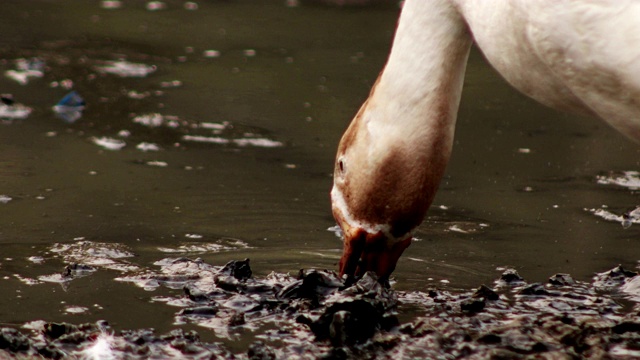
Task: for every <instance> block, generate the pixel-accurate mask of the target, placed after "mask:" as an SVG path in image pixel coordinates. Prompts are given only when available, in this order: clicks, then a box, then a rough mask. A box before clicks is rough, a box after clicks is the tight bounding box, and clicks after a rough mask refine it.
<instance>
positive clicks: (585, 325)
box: [0, 258, 640, 359]
mask: <svg viewBox="0 0 640 360" xmlns="http://www.w3.org/2000/svg"><path fill="white" fill-rule="evenodd" d="M155 265H157V266H158V269H155V270H152V269H144V270H140V271H138V272H134V273H129V274H128V275H126V276H123V277H121V278H118V279H117V280H119V281H125V282H132V283H134V284H136V285H138V286H141V287H144V288H147V289H148V288H155V287H160V286H162V287H166V288H169V289H175V290H176V291H175V295H174V296H169V297H156V298H153V299H152V300H153V301H158V302H164V303H166V304H167V305H169V306H173V307H175V308H176V311H175V314H174V324H175V325H176V326H179V325H181V324H186V323H192V324H196V325H197V326H199V327H203V328H206V330H202V331H213V332H215V334H216V336H217V337H218V338H220V339H227V340H231V341H233V340H234V339H236V340H237V339H239V338H240V336H244V337H246V336H247V334H249V333H250V334H251V335H252V336H253V338H254V340H253V341H252V342H251V343H250V344H247V346H246V349H244V350H243V351H234V350H233V349H230V348H229V347H228V346H227V345H225V343H224V342H205V341H201V340H200V337H199V335H198V332H196V331H185V330H183V329H181V328H177V329H175V330H173V331H170V332H167V333H164V334H160V333H156V332H155V331H154V330H153V329H132V330H124V331H115V330H113V329H111V327H110V326H109V323H108V319H105V320H103V321H99V322H97V323H89V324H70V323H54V322H46V321H32V322H29V323H27V324H24V325H23V326H22V327H21V328H14V327H3V328H2V329H0V356H26V357H29V356H41V357H44V358H53V359H59V358H67V357H77V358H166V357H180V358H197V359H203V358H220V357H223V358H239V359H245V358H249V359H276V358H327V359H329V358H331V359H336V358H337V359H347V358H371V359H373V358H443V359H461V358H464V359H467V358H468V359H476V358H477V359H484V358H496V359H512V358H529V357H531V356H533V357H536V358H553V359H556V358H557V359H566V358H575V359H578V358H593V359H601V358H616V359H617V358H620V359H624V358H636V357H637V356H640V316H639V314H638V299H640V297H639V295H638V284H640V276H639V275H638V273H636V272H633V271H629V270H625V269H623V268H622V267H620V266H618V267H615V268H613V269H612V270H609V271H606V272H603V273H600V274H596V276H594V277H593V280H592V281H591V282H582V281H576V280H574V279H573V278H572V277H571V276H570V275H568V274H556V275H553V276H551V277H550V278H549V280H548V282H546V283H528V282H527V281H525V280H524V279H523V278H522V277H520V275H518V273H517V272H516V271H515V270H513V269H505V270H504V272H503V274H502V275H501V276H500V278H499V279H497V280H496V281H495V282H494V283H493V284H492V285H491V286H485V285H481V286H479V287H478V288H477V289H472V290H468V291H457V292H454V291H444V290H440V289H431V290H427V291H425V292H422V291H412V292H404V291H394V290H393V289H390V288H389V287H388V286H385V285H383V284H380V283H379V282H378V281H377V279H376V277H375V275H372V274H370V273H367V274H365V276H363V277H362V278H360V279H358V280H357V281H349V282H347V283H345V281H344V280H343V279H341V278H339V277H338V276H337V275H336V274H335V273H334V272H332V271H326V270H313V269H312V270H301V271H300V272H299V274H297V276H291V275H288V274H280V273H275V272H274V273H271V274H269V275H268V276H266V277H262V278H258V277H254V276H253V275H252V270H251V267H250V264H249V260H243V261H230V262H229V263H227V264H226V265H224V266H213V265H210V264H207V263H206V262H204V261H202V260H201V259H189V258H167V259H163V260H160V261H158V262H156V263H155ZM80 268H81V267H75V268H74V267H73V266H67V267H66V268H65V269H64V270H63V271H62V273H61V274H60V276H61V277H67V278H69V279H72V278H73V277H74V276H77V271H79V269H80ZM80 270H82V271H85V270H87V269H85V268H84V267H82V269H80ZM349 283H351V284H349ZM408 307H413V308H420V309H421V311H423V314H422V315H420V316H418V317H413V318H411V319H403V314H402V313H403V312H404V311H405V310H406V309H407V308H408ZM401 319H402V320H401ZM104 356H106V357H104Z"/></svg>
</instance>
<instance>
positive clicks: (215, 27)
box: [0, 0, 640, 339]
mask: <svg viewBox="0 0 640 360" xmlns="http://www.w3.org/2000/svg"><path fill="white" fill-rule="evenodd" d="M103 3H104V2H99V1H92V2H88V1H87V2H85V1H83V2H77V1H72V0H58V1H45V0H42V1H36V0H34V1H30V2H28V3H26V2H23V1H18V0H11V1H5V3H3V10H2V13H3V16H2V18H3V21H2V22H0V33H2V34H3V40H2V42H0V71H2V73H3V74H4V73H5V72H6V71H8V70H15V69H16V64H15V63H14V61H15V60H16V59H20V58H25V59H29V58H32V57H37V58H39V59H42V60H44V61H45V62H46V68H45V71H44V75H43V77H41V78H38V77H31V78H29V79H28V83H27V84H26V85H22V84H20V83H19V82H18V81H15V80H13V79H10V78H8V77H5V76H4V75H3V76H2V77H0V93H3V94H4V93H8V94H13V96H14V100H15V101H16V102H17V103H21V104H24V105H25V106H28V107H30V108H31V109H32V112H31V113H30V114H29V115H28V117H27V118H26V119H23V120H13V121H8V120H7V121H4V122H3V124H2V125H1V131H0V144H1V145H0V149H1V151H2V154H3V156H2V157H1V158H0V194H1V195H4V196H5V197H1V198H0V200H1V201H0V214H2V215H1V216H2V227H1V228H0V245H1V250H0V251H1V254H0V291H1V292H2V293H3V294H5V296H3V297H0V309H2V310H0V323H2V324H12V325H20V324H23V323H25V322H28V321H32V320H37V319H45V320H47V321H69V322H75V323H78V322H85V321H96V320H98V319H107V320H108V321H109V322H110V323H111V324H112V325H113V326H114V327H115V328H119V329H127V328H141V327H154V328H156V329H159V330H161V331H165V330H170V329H172V328H174V327H176V325H174V314H175V312H176V309H175V308H172V307H170V306H167V305H166V304H164V303H162V302H157V301H152V298H153V297H158V296H163V295H166V294H169V293H172V290H171V289H164V288H158V289H156V290H154V291H146V290H144V289H143V288H141V287H137V286H134V285H132V284H130V283H127V282H122V281H116V280H115V279H116V278H118V277H121V276H123V275H126V273H127V272H128V271H131V268H129V267H137V268H140V269H157V266H156V265H154V262H156V261H158V260H161V259H164V258H166V257H168V256H187V257H192V258H195V257H200V258H202V259H203V260H205V261H207V262H208V263H210V264H217V265H222V264H224V263H226V262H227V261H228V260H231V259H242V258H250V259H251V264H252V268H253V270H254V273H256V274H257V275H260V276H266V275H267V274H269V273H270V272H272V271H276V272H279V273H286V272H296V271H297V270H298V269H300V268H311V267H317V268H329V269H335V268H336V267H337V265H336V263H337V260H338V259H339V256H340V252H341V245H342V244H341V242H340V240H339V239H338V238H337V237H336V236H335V235H334V233H333V232H331V231H328V230H327V229H328V228H330V227H332V226H333V225H335V223H334V221H333V219H332V217H331V212H330V204H329V196H328V193H329V190H330V188H331V181H332V180H331V172H332V169H333V157H334V155H335V148H336V146H337V143H338V141H339V138H340V135H341V133H342V131H344V129H345V128H346V126H347V124H348V122H349V120H350V118H351V117H352V116H353V114H355V112H356V111H357V109H358V107H359V106H360V104H361V103H362V101H363V100H364V99H365V98H366V96H367V93H368V91H369V89H370V87H371V85H372V84H373V82H374V81H375V79H376V77H377V74H378V73H379V71H380V69H381V68H382V66H383V64H384V61H385V58H386V56H387V52H388V49H389V43H390V40H391V38H392V35H393V30H394V27H395V23H396V19H397V14H398V9H397V6H395V5H393V6H375V7H369V8H356V9H344V8H335V7H325V6H320V5H309V4H306V3H303V4H302V5H301V6H298V7H289V6H286V4H285V2H284V1H281V0H277V1H276V0H274V1H259V2H258V1H232V2H213V1H206V2H205V1H200V2H197V5H198V7H197V9H196V10H189V9H185V7H184V3H185V2H183V1H177V0H176V1H166V2H165V4H166V8H165V9H161V10H157V11H150V10H147V9H146V7H145V5H146V4H147V2H144V1H127V2H124V5H123V6H122V7H121V8H118V9H105V8H103V7H101V4H103ZM121 60H124V61H126V62H127V63H126V64H144V65H146V66H148V67H151V68H152V69H153V71H152V72H151V71H149V73H148V74H146V75H145V76H137V75H136V74H139V72H136V71H137V70H140V69H146V67H136V66H137V65H132V66H133V68H134V70H135V69H137V70H136V71H134V72H133V74H134V75H132V73H131V72H129V73H125V74H113V73H112V72H111V73H110V72H105V71H101V69H104V68H105V67H109V66H113V64H114V62H117V61H121ZM111 68H112V67H111ZM121 75H126V76H121ZM71 89H73V90H76V91H78V93H79V94H80V95H81V96H82V97H83V98H84V99H85V101H86V104H87V105H86V108H85V109H84V110H83V111H82V117H81V118H80V119H78V120H76V121H75V122H73V123H67V122H65V121H63V120H61V119H59V118H57V117H56V116H55V114H54V113H53V110H52V107H53V106H54V105H56V104H57V103H58V102H59V101H60V99H62V98H63V97H64V96H65V95H66V94H68V93H69V91H70V90H71ZM154 114H160V115H161V119H162V120H161V121H160V122H161V124H160V125H159V126H152V125H150V124H149V123H144V122H143V121H137V122H136V121H134V120H135V119H140V118H138V117H139V116H147V117H148V118H150V119H151V118H158V117H157V116H156V115H154ZM151 123H153V122H151ZM123 130H124V132H123ZM127 135H128V136H127ZM185 136H186V137H185ZM194 137H195V139H200V140H203V137H205V138H206V139H209V140H206V139H205V140H204V141H193V139H194ZM103 138H107V141H109V140H108V139H115V140H119V141H124V142H125V144H126V145H125V146H124V147H123V148H122V149H120V150H110V149H108V148H105V147H104V146H100V145H99V144H100V143H101V142H102V140H101V139H103ZM211 139H219V140H211ZM220 139H222V140H220ZM97 140H98V141H97ZM96 141H97V142H98V144H96ZM141 143H146V144H154V145H155V146H156V147H158V148H159V150H158V151H153V150H151V151H142V150H139V149H138V148H137V146H138V145H139V144H141ZM256 145H257V146H256ZM143 147H144V146H143ZM147 148H148V147H147ZM638 154H639V147H638V146H637V145H636V144H634V143H632V142H631V141H629V140H627V139H625V138H624V137H623V136H621V135H619V134H618V133H616V132H615V131H614V130H612V129H610V128H609V127H608V126H607V125H605V124H604V123H602V122H600V121H598V120H595V119H589V118H581V117H575V116H571V115H566V114H560V113H557V112H554V111H552V110H549V109H546V108H544V107H542V106H541V105H538V104H536V103H535V102H533V101H531V100H529V99H527V98H525V97H523V96H521V95H519V94H517V93H516V92H514V90H512V89H511V88H510V87H509V86H508V85H507V84H505V82H504V81H503V80H502V79H500V78H499V77H498V76H497V75H496V74H495V72H494V71H493V70H491V69H490V68H488V67H487V65H486V64H485V63H484V62H483V60H482V57H481V55H479V54H478V53H477V52H475V51H474V52H472V55H471V60H470V64H469V67H468V70H467V77H466V82H465V90H464V93H463V97H462V105H461V109H460V113H459V119H458V126H457V134H456V140H455V145H454V150H453V157H452V160H451V163H450V165H449V167H448V169H447V174H446V176H445V179H444V181H443V184H442V185H441V189H440V192H439V194H438V195H437V197H436V200H435V202H434V206H433V207H432V210H431V211H430V213H429V216H428V219H427V221H426V222H425V223H424V224H423V225H422V226H421V227H420V228H419V229H418V231H417V233H416V236H417V237H418V238H419V239H420V241H417V242H415V243H414V244H413V245H412V246H411V247H410V248H409V249H408V250H407V252H406V253H405V256H404V257H403V258H402V259H401V260H400V262H399V264H398V268H397V270H396V271H395V273H394V274H395V278H396V283H395V285H394V286H395V287H396V288H397V289H400V290H425V289H428V288H429V287H432V286H437V287H440V288H446V289H467V288H472V287H477V286H478V285H479V284H481V283H488V282H491V281H492V279H494V278H495V277H496V276H497V275H498V274H499V273H500V272H501V271H500V270H498V268H503V267H505V266H509V267H513V268H515V269H517V270H518V271H519V273H520V274H521V275H522V276H523V277H525V278H526V279H527V280H530V281H541V280H544V279H545V278H546V277H548V276H550V275H552V274H553V273H556V272H565V273H571V274H572V275H573V276H574V277H575V278H576V279H579V280H586V279H589V278H590V277H591V276H592V275H593V274H594V273H595V272H600V271H604V270H607V269H610V268H611V267H613V266H615V265H616V264H618V263H622V264H624V265H625V266H626V267H628V268H635V267H637V261H638V259H640V248H639V247H638V246H635V241H637V239H638V235H639V231H640V230H639V229H640V226H631V227H629V228H628V229H624V228H623V227H622V226H621V222H620V221H608V220H606V219H605V218H603V217H599V216H596V215H595V214H594V211H595V210H597V209H601V208H602V206H603V205H604V206H606V208H605V209H606V211H610V212H611V213H613V214H615V215H622V214H624V213H625V212H628V211H629V210H630V209H633V208H634V207H635V205H637V193H636V189H635V188H633V187H624V186H619V185H616V184H608V183H607V182H614V181H603V180H602V179H615V178H616V177H617V176H619V175H622V174H624V173H623V172H630V171H635V170H637V169H638V165H639V164H638V158H639V157H638ZM7 198H9V199H10V200H6V199H7ZM592 209H595V210H594V211H591V210H592ZM83 244H84V245H83ZM211 244H215V245H217V246H213V245H211ZM65 246H67V247H71V249H81V251H80V255H78V257H75V258H73V257H72V258H69V256H65V254H67V253H65V252H61V251H56V250H60V249H62V248H64V247H65ZM82 246H85V247H82ZM92 249H93V250H92ZM100 249H102V250H103V251H99V250H100ZM104 249H111V250H112V251H106V250H104ZM84 253H86V254H87V257H88V256H89V255H96V253H98V254H99V255H100V256H98V258H99V259H98V260H100V261H101V262H102V263H99V264H94V266H95V267H96V271H94V272H91V273H89V274H85V275H86V276H78V277H76V278H74V279H73V280H72V281H69V282H63V283H60V282H51V281H43V280H42V277H43V276H44V279H49V280H51V277H50V276H52V275H55V274H60V273H61V272H62V271H63V270H64V268H65V266H66V265H67V264H68V263H70V262H87V261H86V260H87V258H85V257H82V256H83V254H84ZM129 253H130V254H131V255H132V256H128V255H127V256H120V255H123V254H129ZM67 255H68V254H67ZM32 257H40V258H41V259H40V258H35V259H36V261H33V260H34V258H32ZM29 258H31V259H29ZM94 260H95V259H94ZM105 263H107V265H105ZM109 263H111V265H113V264H112V263H116V265H114V266H110V265H108V264H109ZM175 291H179V290H175ZM83 309H84V310H83ZM80 310H81V311H80ZM180 327H183V328H184V329H192V328H194V326H193V325H189V324H185V325H180ZM199 332H201V335H202V334H204V335H203V337H204V338H205V339H206V338H207V337H209V338H210V339H213V338H215V335H213V334H210V333H207V332H206V331H204V330H203V329H202V328H200V331H199Z"/></svg>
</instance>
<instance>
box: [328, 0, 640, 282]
mask: <svg viewBox="0 0 640 360" xmlns="http://www.w3.org/2000/svg"><path fill="white" fill-rule="evenodd" d="M637 19H640V2H637V1H633V0H609V1H606V0H603V1H595V0H584V1H573V0H537V1H531V0H510V1H504V0H407V1H406V2H405V4H404V7H403V10H402V14H401V16H400V20H399V23H398V29H397V31H396V36H395V39H394V43H393V46H392V49H391V54H390V55H389V59H388V61H387V64H386V66H385V68H384V70H383V71H382V73H381V74H380V76H379V78H378V80H377V82H376V84H375V85H374V86H373V89H372V90H371V93H370V95H369V98H368V99H367V100H366V101H365V103H364V104H363V105H362V107H361V108H360V110H359V112H358V113H357V114H356V116H355V118H354V119H353V121H352V122H351V124H350V126H349V127H348V129H347V130H346V132H345V133H344V135H343V137H342V139H341V141H340V145H339V146H338V151H337V156H336V162H335V170H334V186H333V189H332V191H331V199H332V210H333V214H334V217H335V219H336V221H337V222H338V224H339V225H340V227H341V228H342V230H343V233H344V250H343V255H342V258H341V260H340V265H339V266H340V273H341V274H347V275H354V274H358V273H362V272H364V271H375V272H376V273H377V274H378V275H379V276H382V277H387V276H388V275H389V274H391V272H392V271H393V270H394V268H395V265H396V262H397V260H398V258H399V257H400V255H401V254H402V252H403V251H404V250H405V249H406V247H407V246H409V244H410V242H411V231H412V230H413V229H414V228H415V227H416V226H418V225H419V224H420V223H421V222H422V220H423V218H424V216H425V214H426V212H427V209H428V207H429V206H430V204H431V201H432V200H433V197H434V196H435V193H436V191H437V188H438V185H439V183H440V180H441V178H442V175H443V173H444V171H445V167H446V165H447V162H448V161H449V156H450V153H451V148H452V144H453V136H454V129H455V122H456V116H457V110H458V105H459V102H460V95H461V92H462V83H463V80H464V73H465V68H466V63H467V58H468V55H469V50H470V47H471V44H472V42H474V41H475V43H476V44H477V46H478V47H479V48H480V50H481V51H482V52H483V54H484V55H485V57H486V59H487V60H488V62H489V63H491V65H492V66H493V67H494V68H495V69H496V70H497V71H498V72H499V73H500V74H501V75H502V76H503V77H504V78H505V79H506V80H507V81H508V82H509V83H510V84H511V85H513V86H514V87H515V88H516V89H518V90H519V91H521V92H522V93H524V94H526V95H528V96H530V97H532V98H534V99H536V100H537V101H539V102H541V103H543V104H545V105H547V106H550V107H553V108H556V109H559V110H564V111H571V112H576V113H581V114H587V115H592V116H596V117H599V118H601V119H603V120H604V121H606V122H608V123H609V124H610V125H611V126H613V127H614V128H616V129H618V130H619V131H620V132H622V133H623V134H625V135H627V136H628V137H630V138H632V139H635V140H637V141H640V21H638V20H637Z"/></svg>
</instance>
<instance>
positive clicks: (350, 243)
mask: <svg viewBox="0 0 640 360" xmlns="http://www.w3.org/2000/svg"><path fill="white" fill-rule="evenodd" d="M334 216H335V218H336V220H337V221H338V224H339V225H340V227H341V228H342V232H343V234H344V248H343V253H342V258H341V259H340V264H339V272H340V276H342V275H345V274H346V275H347V276H348V277H352V276H361V275H363V274H364V273H365V272H367V271H373V272H375V273H376V275H378V278H379V279H380V280H386V279H388V278H389V275H391V273H392V272H393V270H395V268H396V263H397V262H398V259H399V258H400V255H402V253H403V252H404V250H405V249H406V248H407V247H408V246H409V245H410V244H411V236H410V235H409V236H407V237H406V238H404V239H401V240H397V239H389V237H388V236H387V235H385V234H384V233H382V232H381V231H379V232H377V233H374V234H372V233H369V232H367V231H366V230H364V229H362V228H360V227H358V226H351V225H349V224H348V223H346V222H345V221H344V218H343V217H342V213H341V212H340V211H339V210H337V209H334Z"/></svg>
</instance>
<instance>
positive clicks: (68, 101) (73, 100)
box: [56, 90, 86, 106]
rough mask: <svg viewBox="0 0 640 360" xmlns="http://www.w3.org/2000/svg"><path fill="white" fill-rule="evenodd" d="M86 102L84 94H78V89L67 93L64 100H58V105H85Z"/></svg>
mask: <svg viewBox="0 0 640 360" xmlns="http://www.w3.org/2000/svg"><path fill="white" fill-rule="evenodd" d="M85 104H86V103H85V102H84V99H83V98H82V96H80V94H78V92H77V91H75V90H74V91H72V92H70V93H68V94H67V95H65V96H64V97H63V98H62V100H60V101H58V104H56V105H60V106H85Z"/></svg>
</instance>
